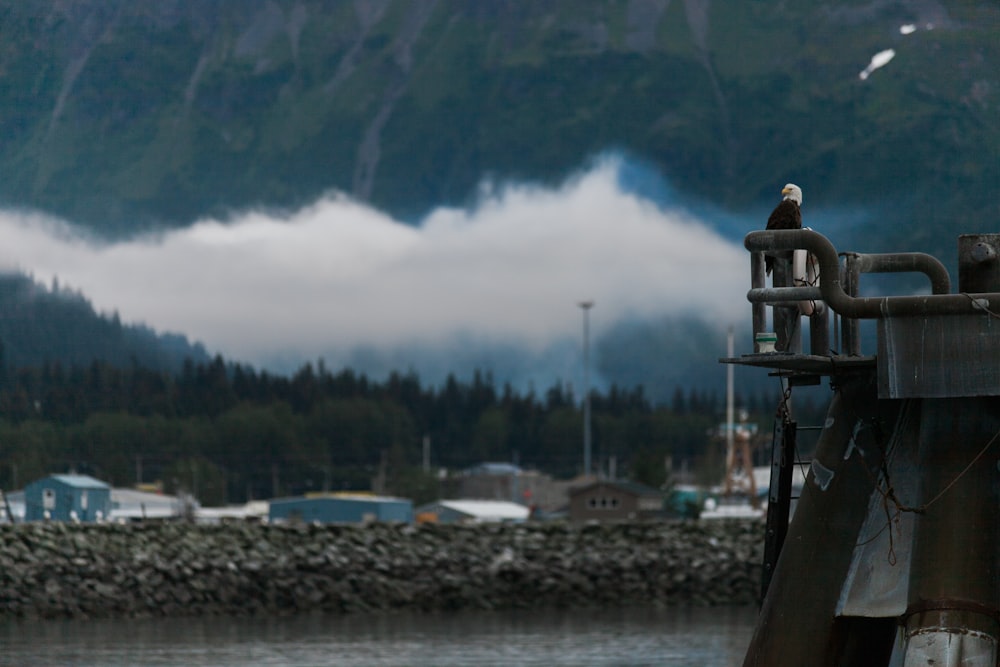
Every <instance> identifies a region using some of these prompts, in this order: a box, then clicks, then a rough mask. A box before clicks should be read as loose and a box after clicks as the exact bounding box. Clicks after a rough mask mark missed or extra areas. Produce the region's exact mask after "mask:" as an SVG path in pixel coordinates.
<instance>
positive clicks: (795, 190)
mask: <svg viewBox="0 0 1000 667" xmlns="http://www.w3.org/2000/svg"><path fill="white" fill-rule="evenodd" d="M781 194H783V195H785V197H784V198H785V199H791V200H792V201H793V202H795V203H796V204H798V205H799V206H802V188H800V187H799V186H797V185H795V184H794V183H789V184H788V185H786V186H785V187H783V188H781Z"/></svg>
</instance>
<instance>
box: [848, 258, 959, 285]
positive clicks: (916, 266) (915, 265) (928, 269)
mask: <svg viewBox="0 0 1000 667" xmlns="http://www.w3.org/2000/svg"><path fill="white" fill-rule="evenodd" d="M855 257H857V267H858V271H859V272H861V273H923V274H924V275H926V276H927V277H928V278H929V279H930V281H931V293H932V294H948V293H950V292H951V277H949V276H948V270H947V269H946V268H944V264H942V263H941V262H939V261H938V260H937V259H936V258H935V257H933V256H931V255H927V254H925V253H922V252H895V253H887V254H881V253H871V254H868V253H865V254H863V255H860V254H858V255H855Z"/></svg>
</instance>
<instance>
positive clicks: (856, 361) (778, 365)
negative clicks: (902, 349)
mask: <svg viewBox="0 0 1000 667" xmlns="http://www.w3.org/2000/svg"><path fill="white" fill-rule="evenodd" d="M719 363H723V364H738V365H740V366H755V367H757V368H773V369H775V370H778V371H787V372H792V373H802V374H807V375H837V374H839V373H857V372H859V371H873V370H875V368H876V363H875V357H874V356H853V355H835V356H829V357H821V356H819V355H815V354H792V353H789V352H768V353H764V354H744V355H743V356H741V357H723V358H721V359H719Z"/></svg>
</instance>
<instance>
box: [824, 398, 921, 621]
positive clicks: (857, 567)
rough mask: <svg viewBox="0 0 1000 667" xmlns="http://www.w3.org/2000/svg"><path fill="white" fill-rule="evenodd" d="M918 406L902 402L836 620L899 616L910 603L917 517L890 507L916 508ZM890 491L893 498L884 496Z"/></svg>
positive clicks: (918, 478)
mask: <svg viewBox="0 0 1000 667" xmlns="http://www.w3.org/2000/svg"><path fill="white" fill-rule="evenodd" d="M919 424H920V422H919V401H907V402H904V403H903V405H902V407H901V409H900V414H899V420H898V421H897V424H896V429H895V430H894V431H893V434H892V437H891V438H890V440H889V443H888V446H887V448H886V465H885V468H884V470H883V471H882V472H881V473H880V474H879V478H878V488H877V489H876V491H875V492H874V493H872V494H871V497H870V498H869V501H868V515H867V517H866V518H865V523H864V525H863V526H862V527H861V532H860V533H859V534H858V539H857V542H856V543H855V547H854V556H853V558H852V560H851V568H850V570H849V571H848V573H847V578H846V579H845V581H844V588H843V590H842V591H841V597H840V603H839V604H838V606H837V615H838V616H866V617H895V616H902V615H903V613H904V612H905V611H906V609H907V605H908V604H909V598H908V592H909V584H910V554H911V552H912V549H913V523H914V520H915V518H916V515H915V514H914V513H913V512H903V511H899V509H898V508H897V507H896V506H895V504H894V501H899V502H900V503H902V504H904V505H906V506H914V505H916V499H917V497H918V495H917V494H918V490H919V484H920V471H919V468H918V465H917V449H916V447H915V446H914V443H916V442H917V439H918V437H919V434H918V432H917V429H918V427H919ZM889 489H892V497H891V498H890V497H887V496H888V493H889V491H888V490H889Z"/></svg>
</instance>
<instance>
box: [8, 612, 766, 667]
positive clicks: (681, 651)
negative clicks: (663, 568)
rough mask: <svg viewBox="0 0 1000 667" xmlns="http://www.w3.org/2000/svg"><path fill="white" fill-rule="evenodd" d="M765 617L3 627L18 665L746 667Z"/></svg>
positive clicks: (449, 617)
mask: <svg viewBox="0 0 1000 667" xmlns="http://www.w3.org/2000/svg"><path fill="white" fill-rule="evenodd" d="M755 618H756V610H755V609H752V608H743V607H739V608H722V609H667V610H655V609H615V610H566V611H546V612H539V611H530V612H460V613H454V614H419V613H409V612H408V613H398V614H382V615H350V616H305V617H291V618H272V619H234V618H189V619H150V620H137V621H104V620H101V621H97V620H93V621H30V622H29V621H19V622H6V623H2V624H0V647H2V648H0V665H4V666H6V665H10V666H11V667H13V666H15V665H16V666H18V667H32V666H39V667H41V666H43V665H44V666H46V667H48V666H53V665H59V666H65V667H83V666H87V667H112V666H114V667H119V666H126V665H128V666H133V665H142V666H151V667H152V666H162V667H181V666H183V667H248V666H250V665H261V666H274V667H276V666H282V667H285V666H288V667H291V666H295V667H310V666H313V667H320V666H337V667H341V666H343V667H354V666H358V667H361V666H364V667H432V666H433V667H457V666H462V667H465V666H472V665H476V666H482V665H491V666H492V665H504V666H512V665H525V666H531V665H537V666H544V667H558V666H560V665H565V666H573V667H598V666H599V667H612V666H615V667H626V666H627V667H645V666H652V665H670V666H671V667H695V666H697V667H706V666H709V665H711V666H721V667H726V666H728V665H739V664H741V662H742V660H743V654H744V653H745V651H746V647H747V645H748V644H749V642H750V636H751V634H752V631H753V625H754V621H755Z"/></svg>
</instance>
